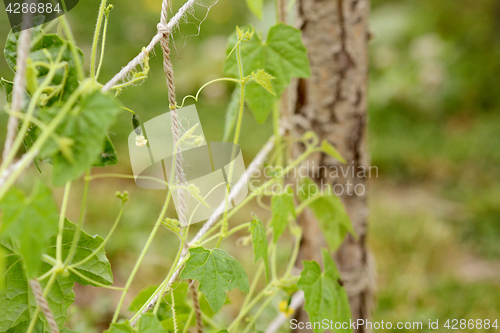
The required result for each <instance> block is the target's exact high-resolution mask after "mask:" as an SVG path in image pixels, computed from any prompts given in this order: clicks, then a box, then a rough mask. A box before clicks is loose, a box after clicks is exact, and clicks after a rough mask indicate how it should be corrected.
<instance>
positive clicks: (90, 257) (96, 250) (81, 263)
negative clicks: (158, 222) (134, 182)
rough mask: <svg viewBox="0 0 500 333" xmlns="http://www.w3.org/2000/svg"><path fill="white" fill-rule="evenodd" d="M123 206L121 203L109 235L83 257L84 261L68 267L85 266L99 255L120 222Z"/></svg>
mask: <svg viewBox="0 0 500 333" xmlns="http://www.w3.org/2000/svg"><path fill="white" fill-rule="evenodd" d="M124 206H125V203H122V206H121V208H120V212H119V213H118V216H117V217H116V219H115V222H114V223H113V226H112V227H111V230H110V231H109V233H108V235H107V236H106V238H104V240H103V241H102V243H101V244H99V246H98V247H97V248H96V249H95V250H94V251H93V252H92V253H91V254H89V255H88V256H87V257H85V258H84V259H82V260H80V261H79V262H77V263H74V264H71V265H70V266H69V267H78V266H81V265H83V264H85V263H86V262H87V261H89V260H90V259H92V257H94V256H95V255H97V253H99V251H101V249H103V248H104V246H105V245H106V243H107V242H108V241H109V239H110V238H111V236H112V235H113V232H114V231H115V229H116V227H117V226H118V223H119V222H120V220H121V218H122V215H123V210H124Z"/></svg>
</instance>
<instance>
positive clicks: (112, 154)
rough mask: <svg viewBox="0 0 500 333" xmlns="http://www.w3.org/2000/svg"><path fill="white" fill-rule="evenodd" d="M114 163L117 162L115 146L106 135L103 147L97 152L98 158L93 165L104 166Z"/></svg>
mask: <svg viewBox="0 0 500 333" xmlns="http://www.w3.org/2000/svg"><path fill="white" fill-rule="evenodd" d="M116 163H118V156H117V155H116V150H115V146H114V145H113V142H112V141H111V139H110V138H109V135H106V139H104V147H103V148H102V151H101V153H100V154H99V159H98V160H97V162H96V163H94V165H93V166H95V167H106V166H109V165H115V164H116Z"/></svg>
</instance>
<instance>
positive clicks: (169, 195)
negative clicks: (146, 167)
mask: <svg viewBox="0 0 500 333" xmlns="http://www.w3.org/2000/svg"><path fill="white" fill-rule="evenodd" d="M171 196H172V192H171V191H170V190H169V191H168V194H167V198H166V199H165V203H164V204H163V208H162V210H161V213H160V216H158V220H156V223H155V225H154V227H153V230H152V231H151V233H150V234H149V237H148V240H147V241H146V244H145V245H144V248H143V249H142V252H141V254H140V255H139V258H138V259H137V262H136V263H135V266H134V268H133V269H132V272H131V273H130V276H129V278H128V280H127V283H126V284H125V290H124V291H123V293H122V296H121V298H120V301H119V302H118V306H117V307H116V310H115V314H114V315H113V320H112V321H111V322H112V323H116V321H117V320H118V316H119V314H120V309H121V307H122V305H123V301H124V300H125V296H126V295H127V292H128V291H129V289H130V285H131V284H132V281H133V280H134V278H135V275H136V274H137V271H138V270H139V266H140V265H141V263H142V260H143V259H144V257H145V255H146V252H147V251H148V249H149V246H150V245H151V243H152V242H153V238H154V237H155V235H156V232H157V231H158V228H159V227H160V225H161V221H162V220H163V218H164V217H165V213H166V212H167V208H168V204H169V202H170V198H171Z"/></svg>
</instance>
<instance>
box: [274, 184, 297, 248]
mask: <svg viewBox="0 0 500 333" xmlns="http://www.w3.org/2000/svg"><path fill="white" fill-rule="evenodd" d="M271 208H272V211H273V217H272V220H271V227H272V228H273V236H274V238H273V241H274V242H275V243H276V242H277V241H278V239H279V238H280V236H281V235H282V234H283V231H285V228H286V226H287V225H288V219H289V218H290V216H293V217H296V215H295V204H294V202H293V194H291V193H287V192H284V193H282V194H279V195H275V196H273V197H272V199H271Z"/></svg>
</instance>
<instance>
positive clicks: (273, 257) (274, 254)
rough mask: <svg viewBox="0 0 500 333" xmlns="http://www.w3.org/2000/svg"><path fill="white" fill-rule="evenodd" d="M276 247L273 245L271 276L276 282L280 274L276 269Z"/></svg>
mask: <svg viewBox="0 0 500 333" xmlns="http://www.w3.org/2000/svg"><path fill="white" fill-rule="evenodd" d="M276 246H277V244H276V243H274V244H273V245H271V276H272V278H273V280H276V278H277V275H278V272H277V269H276Z"/></svg>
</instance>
